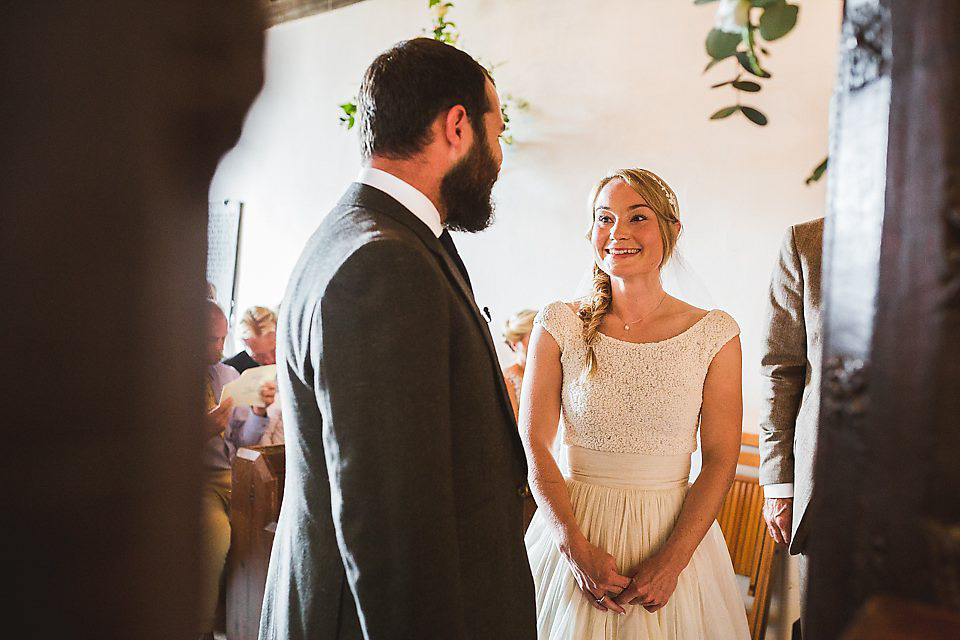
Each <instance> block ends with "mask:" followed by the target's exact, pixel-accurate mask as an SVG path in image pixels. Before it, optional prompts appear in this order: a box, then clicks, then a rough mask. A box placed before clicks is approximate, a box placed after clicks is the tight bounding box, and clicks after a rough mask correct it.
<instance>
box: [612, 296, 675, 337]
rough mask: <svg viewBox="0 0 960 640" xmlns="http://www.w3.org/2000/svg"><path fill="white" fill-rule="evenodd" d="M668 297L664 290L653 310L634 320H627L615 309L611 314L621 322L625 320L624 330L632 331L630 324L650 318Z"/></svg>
mask: <svg viewBox="0 0 960 640" xmlns="http://www.w3.org/2000/svg"><path fill="white" fill-rule="evenodd" d="M666 299H667V292H666V291H664V292H663V295H662V296H660V302H658V303H657V305H656V306H655V307H654V308H653V309H651V310H650V311H648V312H647V313H645V314H643V315H642V316H641V317H639V318H637V319H636V320H634V321H633V322H625V321H624V319H623V318H621V317H620V315H619V314H617V313H616V312H614V311H613V309H611V310H610V315H612V316H613V317H614V318H616V319H617V320H619V321H620V322H623V330H624V331H630V325H632V324H633V325H635V324H639V323H641V322H643V321H644V320H646V319H647V318H649V317H650V316H652V315H653V312H654V311H656V310H657V309H659V308H660V305H661V304H663V301H664V300H666Z"/></svg>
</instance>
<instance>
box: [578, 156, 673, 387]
mask: <svg viewBox="0 0 960 640" xmlns="http://www.w3.org/2000/svg"><path fill="white" fill-rule="evenodd" d="M613 180H622V181H623V182H624V183H625V184H626V185H627V186H629V187H630V188H631V189H633V190H634V191H636V192H637V193H638V194H639V195H640V196H642V197H643V199H644V200H646V201H647V204H648V205H650V207H651V208H652V209H653V211H654V212H655V213H656V216H657V227H658V228H659V230H660V238H661V240H662V241H663V260H662V261H661V262H660V268H663V265H665V264H666V263H667V261H668V260H669V259H670V256H672V255H673V251H674V249H675V248H676V246H677V238H678V236H679V232H678V233H674V225H676V224H679V223H680V217H679V215H680V212H679V209H678V207H677V196H676V194H675V193H674V192H673V189H671V188H670V187H669V186H668V185H667V183H666V182H664V181H663V180H662V179H661V178H660V177H659V176H658V175H657V174H655V173H653V172H652V171H647V170H646V169H619V170H617V171H613V172H611V173H609V174H607V175H606V176H604V177H603V178H601V179H600V181H599V182H598V183H597V185H596V186H595V187H594V188H593V191H591V193H590V218H591V224H590V230H589V231H588V232H587V238H588V239H589V238H590V237H591V234H592V232H593V217H594V207H595V206H596V203H597V197H599V195H600V192H601V191H602V190H603V188H604V187H605V186H607V184H609V183H610V182H612V181H613ZM612 297H613V296H612V288H611V285H610V275H609V274H608V273H606V272H605V271H604V270H603V269H601V268H600V265H598V264H596V263H595V264H594V265H593V291H592V292H591V293H590V295H589V296H587V297H586V298H585V299H584V300H583V301H582V302H581V304H580V309H579V310H578V311H577V316H578V317H579V318H580V322H581V324H582V325H583V327H582V335H583V340H584V342H585V343H586V345H587V353H586V355H585V356H584V361H583V364H584V367H583V375H582V377H581V380H582V381H586V379H587V378H590V377H592V376H593V375H594V373H596V371H597V367H598V364H599V363H598V361H597V354H596V351H595V349H594V348H595V346H596V344H597V342H598V341H599V340H600V324H601V323H602V322H603V318H604V316H605V315H606V314H607V312H608V311H610V303H611V300H612Z"/></svg>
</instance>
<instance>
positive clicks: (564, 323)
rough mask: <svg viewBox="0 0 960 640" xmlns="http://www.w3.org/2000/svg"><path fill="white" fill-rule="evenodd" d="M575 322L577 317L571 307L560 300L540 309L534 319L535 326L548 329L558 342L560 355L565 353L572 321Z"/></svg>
mask: <svg viewBox="0 0 960 640" xmlns="http://www.w3.org/2000/svg"><path fill="white" fill-rule="evenodd" d="M575 320H576V316H575V315H574V313H573V311H572V310H571V309H570V307H568V306H567V305H566V303H564V302H561V301H559V300H558V301H556V302H551V303H550V304H548V305H547V306H545V307H544V308H543V309H540V312H539V313H538V314H537V317H535V318H534V319H533V325H534V326H538V325H539V326H541V327H543V328H544V329H546V331H547V333H549V334H550V335H551V336H553V339H554V340H556V342H557V345H558V346H559V347H560V353H563V352H564V350H565V349H566V348H567V343H568V341H569V339H570V333H571V321H575Z"/></svg>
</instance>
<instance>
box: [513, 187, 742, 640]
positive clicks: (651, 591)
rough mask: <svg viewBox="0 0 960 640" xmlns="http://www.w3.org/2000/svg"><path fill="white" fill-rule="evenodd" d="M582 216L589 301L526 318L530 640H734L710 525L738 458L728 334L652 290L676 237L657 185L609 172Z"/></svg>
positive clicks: (736, 353)
mask: <svg viewBox="0 0 960 640" xmlns="http://www.w3.org/2000/svg"><path fill="white" fill-rule="evenodd" d="M590 201H591V205H592V206H591V208H592V217H593V220H592V225H591V228H590V233H589V239H590V243H591V245H592V248H593V253H594V261H595V265H594V269H593V272H594V277H593V292H592V293H591V294H590V295H589V296H587V297H585V298H583V299H581V300H579V301H576V302H573V303H564V302H554V303H552V304H549V305H547V306H546V307H544V308H543V309H542V310H541V311H540V313H539V314H538V315H537V318H536V320H535V322H534V329H533V333H532V335H531V339H530V346H529V349H528V356H527V368H526V373H525V376H526V378H525V381H524V386H523V392H522V397H521V401H520V425H521V432H522V434H523V438H524V447H525V449H526V453H527V458H528V462H529V467H530V486H531V489H532V490H533V493H534V496H535V497H536V499H537V503H538V504H539V505H540V509H539V510H538V511H537V513H536V515H535V516H534V518H533V521H532V522H531V524H530V528H529V529H528V531H527V535H526V544H527V552H528V554H529V557H530V566H531V569H532V571H533V576H534V582H535V583H536V598H537V625H538V634H539V637H540V638H541V640H560V639H561V638H563V639H576V640H593V639H596V640H610V639H614V638H624V639H642V638H658V639H663V640H674V639H690V640H693V639H696V640H703V639H708V638H717V639H721V638H722V639H727V638H737V639H739V638H749V632H748V630H747V620H746V613H745V611H744V606H743V603H742V601H741V599H740V596H739V592H738V589H737V586H736V583H735V581H734V574H733V566H732V563H731V561H730V556H729V554H728V552H727V548H726V545H725V544H724V539H723V534H722V533H721V531H720V528H719V526H718V525H717V523H716V514H717V512H718V511H719V510H720V506H721V504H722V502H723V499H724V496H725V494H726V492H727V490H728V489H729V487H730V484H731V482H732V481H733V477H734V474H735V472H736V465H737V457H738V454H739V450H740V426H741V419H742V399H741V381H740V340H739V337H738V335H739V332H740V330H739V327H738V326H737V323H736V322H735V321H734V320H733V318H732V317H730V316H729V315H728V314H727V313H725V312H723V311H719V310H713V311H704V310H702V309H698V308H696V307H693V306H691V305H689V304H687V303H685V302H683V301H682V300H678V299H677V298H674V297H672V296H670V295H667V293H666V292H665V291H664V290H663V287H662V285H661V281H660V269H661V268H662V267H663V265H664V264H666V263H667V261H668V260H669V259H670V256H671V253H672V252H673V249H674V247H675V245H676V241H677V237H678V235H679V233H680V221H679V212H678V210H677V199H676V196H675V195H674V193H673V190H672V189H670V187H669V186H667V184H666V183H665V182H664V181H663V180H661V179H660V178H659V177H657V176H656V175H655V174H654V173H652V172H650V171H646V170H643V169H623V170H620V171H616V172H614V173H611V174H610V175H608V176H606V177H604V178H603V179H602V180H601V181H600V182H599V184H597V186H596V187H595V188H594V190H593V193H592V196H591V199H590ZM558 417H561V418H562V421H563V433H564V445H565V448H566V454H567V461H568V466H569V474H568V475H567V477H564V476H563V475H562V474H561V472H560V469H559V467H558V466H557V463H556V461H555V459H554V457H553V455H552V454H551V450H552V446H553V443H554V440H555V439H556V436H557V428H558V425H557V422H558ZM698 427H699V431H700V440H701V446H702V456H703V466H702V470H701V472H700V475H699V476H698V478H697V480H696V481H695V482H694V483H693V484H692V485H689V484H688V478H689V473H690V454H691V453H692V452H693V451H694V450H695V449H696V446H697V445H696V437H697V430H698Z"/></svg>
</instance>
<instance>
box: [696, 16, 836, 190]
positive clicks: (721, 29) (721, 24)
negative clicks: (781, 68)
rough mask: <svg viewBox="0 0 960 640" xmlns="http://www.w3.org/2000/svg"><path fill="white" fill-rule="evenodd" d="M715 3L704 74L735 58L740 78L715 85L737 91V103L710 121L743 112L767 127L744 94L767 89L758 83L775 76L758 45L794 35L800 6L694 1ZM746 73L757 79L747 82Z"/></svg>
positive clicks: (817, 172) (820, 171)
mask: <svg viewBox="0 0 960 640" xmlns="http://www.w3.org/2000/svg"><path fill="white" fill-rule="evenodd" d="M714 2H718V5H717V13H716V19H715V21H714V27H713V29H711V30H710V33H708V34H707V40H706V43H705V46H706V50H707V55H708V56H710V62H708V63H707V66H706V68H704V70H703V71H704V73H706V72H707V71H709V70H710V69H712V68H713V67H714V66H715V65H717V64H718V63H719V62H721V61H723V60H727V59H731V61H732V62H733V66H734V72H735V74H736V75H735V76H734V77H733V78H732V79H731V80H726V81H724V82H718V83H716V84H714V85H711V87H710V88H711V89H719V88H721V87H730V88H731V89H733V90H734V91H735V103H734V104H732V105H730V106H728V107H723V108H722V109H718V110H717V111H715V112H714V113H713V115H711V116H710V119H711V120H723V119H724V118H729V117H730V116H732V115H733V114H735V113H740V114H743V116H744V117H745V118H746V119H747V120H749V121H750V122H752V123H753V124H755V125H757V126H761V127H763V126H766V124H767V123H768V122H769V119H768V118H767V115H766V114H765V113H763V112H762V111H760V110H759V109H757V108H756V107H752V106H748V105H745V104H743V94H744V93H757V92H759V91H760V90H761V89H762V88H763V86H762V85H761V84H760V83H759V82H757V80H769V79H770V78H771V77H772V75H771V74H770V72H769V71H767V70H766V68H765V67H764V59H765V58H769V57H770V52H769V50H768V49H767V48H766V47H764V46H763V45H762V44H760V43H759V42H758V37H759V38H760V39H762V40H763V41H764V42H773V41H774V40H779V39H780V38H782V37H784V36H785V35H787V34H788V33H790V32H791V31H792V30H793V28H794V27H795V26H796V25H797V19H798V17H799V15H800V5H799V4H791V3H790V2H788V1H787V0H694V2H693V4H711V3H714ZM744 74H747V75H748V77H749V76H753V78H755V79H744ZM826 170H827V160H826V159H824V160H823V161H822V162H821V163H820V164H819V165H817V167H816V168H815V169H814V170H813V171H812V172H811V173H810V176H809V177H807V179H806V181H805V182H806V184H808V185H809V184H813V183H814V182H816V181H818V180H820V178H822V177H823V175H824V173H825V172H826Z"/></svg>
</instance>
